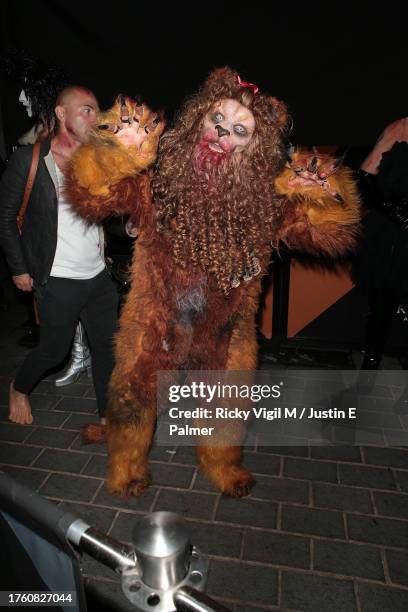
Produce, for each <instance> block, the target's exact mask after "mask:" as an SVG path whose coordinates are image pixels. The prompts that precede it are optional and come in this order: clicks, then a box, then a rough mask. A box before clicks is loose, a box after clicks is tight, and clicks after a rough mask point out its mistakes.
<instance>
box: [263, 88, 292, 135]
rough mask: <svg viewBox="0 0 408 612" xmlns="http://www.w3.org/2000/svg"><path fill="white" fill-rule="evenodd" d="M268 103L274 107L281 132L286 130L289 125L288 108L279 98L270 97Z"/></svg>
mask: <svg viewBox="0 0 408 612" xmlns="http://www.w3.org/2000/svg"><path fill="white" fill-rule="evenodd" d="M268 102H269V103H270V105H271V106H272V107H273V112H274V113H275V115H276V118H277V122H278V124H279V127H280V129H281V130H285V129H286V128H287V126H288V125H289V120H290V117H289V112H288V107H287V106H286V104H285V103H284V102H281V100H278V98H274V97H273V96H269V97H268Z"/></svg>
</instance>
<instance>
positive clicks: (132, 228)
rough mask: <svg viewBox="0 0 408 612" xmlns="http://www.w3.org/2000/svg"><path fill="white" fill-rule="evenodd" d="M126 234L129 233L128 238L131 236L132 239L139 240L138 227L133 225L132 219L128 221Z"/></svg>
mask: <svg viewBox="0 0 408 612" xmlns="http://www.w3.org/2000/svg"><path fill="white" fill-rule="evenodd" d="M125 232H126V233H127V235H128V236H130V238H137V237H138V235H139V232H138V229H137V225H136V224H135V223H133V221H132V220H131V219H129V220H128V221H126V225H125Z"/></svg>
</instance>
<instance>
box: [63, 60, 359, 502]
mask: <svg viewBox="0 0 408 612" xmlns="http://www.w3.org/2000/svg"><path fill="white" fill-rule="evenodd" d="M237 77H238V75H237V74H236V73H234V72H233V71H232V70H230V69H228V68H225V69H222V70H218V71H215V72H214V73H213V74H212V75H210V77H209V79H208V81H207V82H206V83H205V85H204V87H203V89H202V90H201V91H200V92H199V93H198V94H197V95H196V96H195V97H194V98H192V99H191V100H189V101H188V102H187V104H186V106H185V107H184V109H183V110H182V112H181V114H180V116H179V119H178V121H177V122H176V125H175V127H174V128H173V129H172V130H170V131H169V132H168V133H167V134H166V135H164V136H163V139H162V143H161V145H160V150H159V157H158V163H157V166H156V168H155V170H154V173H153V181H152V187H153V189H152V192H153V203H152V201H151V197H150V195H151V194H150V192H149V189H148V177H147V174H146V171H144V173H143V174H139V175H135V172H136V169H135V167H134V169H133V170H129V165H127V166H126V168H127V169H126V172H131V174H130V175H128V176H126V177H124V178H118V176H119V175H118V173H116V172H114V173H113V176H114V178H112V180H111V177H112V175H109V176H107V177H106V184H102V183H101V178H102V177H103V173H101V171H100V159H101V158H102V157H103V159H104V160H105V161H104V163H105V168H107V167H110V165H111V164H110V163H109V162H108V161H107V160H108V157H109V153H110V154H111V155H112V159H113V161H112V166H115V165H117V163H119V165H120V164H121V162H120V161H119V162H118V160H119V159H122V158H121V157H118V156H117V155H116V149H115V146H113V145H108V146H105V144H104V142H103V138H104V137H102V136H101V139H102V140H101V142H98V143H97V142H95V141H93V142H92V143H90V144H89V145H87V147H86V148H84V150H83V151H82V153H81V152H80V153H79V154H78V157H77V158H76V160H75V163H74V166H73V180H72V182H71V186H70V197H71V200H72V199H74V200H75V202H76V206H77V209H78V210H82V212H83V214H84V215H85V216H86V217H87V218H92V219H94V220H100V219H101V218H103V217H104V216H106V215H107V214H111V213H112V212H118V211H120V212H123V211H124V210H126V211H127V212H129V211H131V212H132V215H133V219H134V220H135V221H137V222H138V223H139V238H138V241H137V244H136V248H135V252H134V259H133V264H132V283H131V289H130V292H129V294H128V298H127V301H126V304H125V306H124V308H123V311H122V315H121V320H120V327H119V331H118V333H117V336H116V365H115V369H114V372H113V375H112V378H111V382H110V390H109V396H110V403H109V409H108V420H107V428H106V432H107V443H108V450H109V467H108V481H107V487H108V490H109V492H110V493H116V494H119V495H123V496H130V495H138V494H140V493H141V492H142V491H143V490H144V489H145V488H146V487H147V486H148V484H149V481H150V477H149V466H148V453H149V449H150V445H151V443H152V439H153V435H154V428H155V421H156V418H155V411H156V373H157V371H158V370H177V369H183V370H184V369H192V370H224V369H225V370H241V371H247V372H252V371H253V370H255V369H256V365H257V354H258V349H257V343H256V329H255V316H256V312H257V309H258V302H259V295H260V290H261V283H260V278H261V275H262V273H264V272H265V271H266V269H267V266H268V263H269V258H270V253H271V248H272V247H271V243H273V244H277V243H278V242H279V240H283V241H284V242H286V243H287V244H289V245H290V246H292V247H296V248H301V249H306V250H308V251H310V252H316V253H319V254H320V253H321V252H322V251H324V253H325V254H328V255H330V256H333V255H336V254H337V253H341V254H343V253H344V252H345V251H346V250H347V249H349V248H351V246H352V244H353V241H354V239H355V234H356V228H357V225H358V198H357V195H356V191H355V187H354V186H353V184H352V181H351V179H350V175H349V174H348V172H347V171H345V170H337V171H336V172H337V174H336V172H334V171H333V173H332V174H331V175H330V178H329V179H328V181H329V184H328V185H325V182H324V180H323V178H322V177H321V176H320V177H319V176H318V177H317V179H316V176H315V174H316V172H315V171H316V164H317V162H314V161H313V159H312V157H311V156H310V155H309V156H308V155H306V156H305V155H303V157H302V156H301V155H300V154H299V155H298V157H297V158H296V159H297V161H298V162H299V164H300V170H299V168H296V171H295V170H294V169H293V167H288V168H285V161H286V158H285V146H284V136H285V126H286V125H287V122H288V116H287V111H286V107H285V106H284V104H282V103H280V102H278V101H277V100H275V99H274V98H269V97H268V96H264V95H262V94H256V95H253V94H252V92H248V89H245V88H242V87H241V85H240V84H239V82H238V78H237ZM225 97H229V98H234V99H236V100H238V101H239V102H240V103H243V104H246V105H248V108H250V109H251V111H252V112H253V115H254V117H255V125H256V132H255V134H254V137H253V141H251V143H250V145H249V147H248V149H247V150H245V151H243V152H242V153H241V154H240V155H239V157H234V155H232V156H231V158H230V159H226V160H224V159H222V160H221V161H220V163H219V164H217V165H216V168H215V170H214V173H215V174H214V175H212V176H211V177H207V183H205V182H204V183H203V178H202V177H201V178H200V177H199V178H197V174H196V172H195V170H194V151H195V150H196V149H195V148H196V145H197V143H198V138H199V131H200V126H201V124H202V121H203V118H204V116H205V114H206V113H207V112H208V111H209V109H210V108H211V107H212V105H213V104H214V102H216V101H217V100H219V99H221V98H225ZM95 138H97V136H96V137H95ZM93 149H95V150H93ZM101 150H102V153H101ZM124 153H125V152H122V151H121V153H120V155H122V154H124ZM101 156H102V157H101ZM296 159H295V160H294V161H295V162H296ZM129 163H130V164H131V163H132V162H129ZM82 164H86V165H87V168H86V170H85V169H83V168H82ZM322 164H323V165H324V164H325V167H326V170H327V172H326V174H327V173H328V172H329V170H328V169H329V168H331V169H333V168H334V165H333V162H332V160H329V159H326V160H324V162H323V160H320V162H319V163H318V165H319V167H321V168H320V170H321V172H323V170H324V168H323V166H322ZM124 167H125V166H123V168H124ZM282 170H283V173H282ZM334 170H336V169H335V168H334ZM301 172H303V175H300V173H301ZM330 172H331V170H330ZM279 175H280V176H279ZM84 177H85V178H84ZM89 177H94V178H95V180H94V179H92V181H90V179H89ZM214 177H215V178H214ZM296 178H300V179H302V180H303V182H302V180H300V181H296V180H295V179H296ZM91 182H92V185H94V187H92V188H91V186H90V184H91ZM95 186H96V187H95ZM84 190H85V191H84ZM126 190H129V191H126ZM86 191H88V192H89V195H87V194H86ZM92 192H93V193H92ZM95 194H96V196H95ZM118 194H120V196H119V195H118ZM119 197H120V201H118V198H119ZM122 198H123V199H122ZM242 201H243V202H245V206H246V207H247V209H248V210H249V213H248V210H244V209H243V208H242V206H241V203H242ZM225 211H228V214H226V212H225ZM242 216H243V217H242ZM247 218H248V220H247V221H245V223H243V219H244V220H245V219H247ZM192 226H194V227H192ZM196 230H197V231H196ZM211 249H214V251H213V254H212V255H211ZM254 258H256V260H257V262H258V265H257V266H256V265H255V264H254V261H255V260H254ZM251 266H252V267H251ZM225 270H227V273H225ZM232 281H236V282H232ZM220 435H223V436H224V435H225V437H227V438H228V439H229V440H230V442H229V443H228V445H227V444H225V443H224V444H219V445H217V444H214V445H211V446H209V445H206V446H198V448H197V455H198V460H199V465H200V467H201V469H202V470H203V472H204V473H205V474H206V476H207V477H208V478H209V480H211V481H212V482H213V484H214V485H215V486H216V487H217V488H218V489H219V490H221V491H223V492H224V493H226V494H228V495H231V496H237V497H240V496H243V495H247V494H248V493H249V491H250V489H251V487H252V486H253V484H254V482H255V481H254V479H253V477H252V476H251V474H250V473H249V472H248V471H247V470H246V469H245V468H244V467H242V466H241V465H240V463H241V444H242V442H243V439H244V437H245V426H244V423H243V422H235V423H234V424H233V425H231V423H225V428H224V430H223V431H222V432H221V433H220ZM220 439H221V438H220ZM222 439H224V438H222Z"/></svg>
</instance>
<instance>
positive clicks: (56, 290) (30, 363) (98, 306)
mask: <svg viewBox="0 0 408 612" xmlns="http://www.w3.org/2000/svg"><path fill="white" fill-rule="evenodd" d="M117 309H118V294H117V291H116V289H115V287H114V284H113V282H112V281H111V279H110V277H109V274H108V272H107V271H106V270H103V271H102V272H101V273H100V274H98V275H97V276H95V277H94V278H91V279H88V280H72V279H69V278H57V277H50V278H49V280H48V283H47V286H46V289H45V292H44V294H43V296H42V298H41V300H40V301H39V303H38V310H39V315H40V342H39V344H38V346H37V347H36V348H35V349H34V350H33V351H32V352H31V353H30V354H29V355H28V356H27V358H26V360H25V361H24V363H23V364H22V366H21V368H20V370H19V371H18V374H17V376H16V377H15V380H14V388H15V389H16V390H17V391H20V392H21V393H25V394H27V395H28V394H29V393H30V392H31V391H32V389H33V388H34V387H35V385H36V384H37V383H38V382H39V380H40V379H41V378H43V377H44V374H45V373H46V372H47V371H48V370H50V369H51V368H55V367H56V366H58V365H59V364H60V363H61V362H62V361H63V359H64V358H65V357H66V355H67V353H68V351H69V349H70V346H71V343H72V339H73V337H74V333H75V329H76V326H77V324H78V320H79V319H80V320H81V321H82V323H83V325H84V327H85V330H86V332H87V335H88V339H89V345H90V349H91V356H92V374H93V381H94V386H95V394H96V400H97V405H98V412H99V415H100V416H101V417H102V416H104V415H105V412H106V400H107V387H108V383H109V378H110V375H111V373H112V369H113V364H114V357H113V338H114V334H115V331H116V322H117Z"/></svg>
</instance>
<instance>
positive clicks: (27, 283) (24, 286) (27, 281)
mask: <svg viewBox="0 0 408 612" xmlns="http://www.w3.org/2000/svg"><path fill="white" fill-rule="evenodd" d="M11 278H12V279H13V283H14V284H15V286H16V287H17V289H20V291H32V290H33V279H32V278H31V276H30V275H29V274H18V275H17V276H12V277H11Z"/></svg>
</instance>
